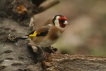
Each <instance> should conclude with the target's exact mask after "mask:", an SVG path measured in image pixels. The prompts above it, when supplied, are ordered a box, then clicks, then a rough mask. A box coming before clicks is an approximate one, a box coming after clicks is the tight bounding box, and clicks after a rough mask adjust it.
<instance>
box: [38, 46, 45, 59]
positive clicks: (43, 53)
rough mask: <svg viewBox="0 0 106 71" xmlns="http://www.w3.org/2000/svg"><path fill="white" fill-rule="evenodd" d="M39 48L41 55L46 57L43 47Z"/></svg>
mask: <svg viewBox="0 0 106 71" xmlns="http://www.w3.org/2000/svg"><path fill="white" fill-rule="evenodd" d="M39 48H40V50H41V52H42V55H43V56H44V57H46V52H45V51H44V50H43V48H42V47H39Z"/></svg>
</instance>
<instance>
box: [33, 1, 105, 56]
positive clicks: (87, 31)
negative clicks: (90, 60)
mask: <svg viewBox="0 0 106 71" xmlns="http://www.w3.org/2000/svg"><path fill="white" fill-rule="evenodd" d="M56 14H62V15H65V16H66V17H67V18H68V22H69V24H70V25H68V26H67V27H66V30H65V32H64V33H63V35H62V37H61V38H60V39H59V40H58V41H57V43H55V44H54V45H53V46H54V47H56V48H58V52H61V53H64V54H65V53H68V54H71V55H72V54H83V55H95V56H106V0H60V3H59V4H57V5H55V6H53V7H51V8H49V9H47V10H46V11H44V12H42V13H39V14H37V15H35V16H34V19H35V20H34V22H35V24H37V25H39V24H42V23H44V22H45V21H46V20H47V19H49V18H51V17H53V16H54V15H56Z"/></svg>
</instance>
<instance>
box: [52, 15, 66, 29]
mask: <svg viewBox="0 0 106 71" xmlns="http://www.w3.org/2000/svg"><path fill="white" fill-rule="evenodd" d="M52 22H53V24H54V25H55V26H56V27H57V28H59V29H63V30H64V28H65V27H66V25H67V24H68V22H67V18H66V17H65V16H63V15H56V16H54V17H53V20H52Z"/></svg>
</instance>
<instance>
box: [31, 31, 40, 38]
mask: <svg viewBox="0 0 106 71" xmlns="http://www.w3.org/2000/svg"><path fill="white" fill-rule="evenodd" d="M37 34H38V33H37V32H36V31H35V32H34V33H33V34H30V35H29V37H35V36H36V35H37Z"/></svg>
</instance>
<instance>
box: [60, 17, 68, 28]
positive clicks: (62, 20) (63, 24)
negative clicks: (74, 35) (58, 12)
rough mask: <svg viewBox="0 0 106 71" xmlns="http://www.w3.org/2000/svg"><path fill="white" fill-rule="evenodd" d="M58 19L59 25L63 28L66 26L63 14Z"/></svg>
mask: <svg viewBox="0 0 106 71" xmlns="http://www.w3.org/2000/svg"><path fill="white" fill-rule="evenodd" d="M58 20H59V25H60V27H62V28H64V27H65V26H66V24H65V22H66V20H67V18H66V17H64V16H61V17H60V18H59V19H58Z"/></svg>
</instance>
